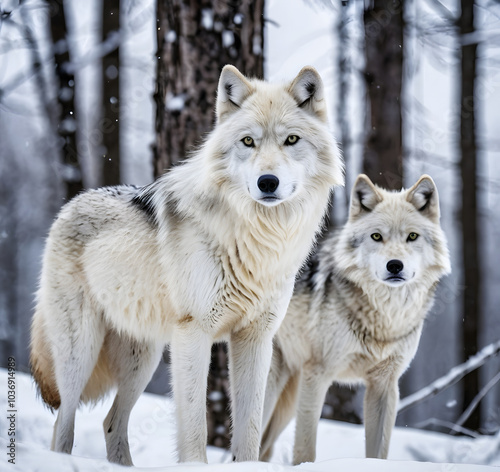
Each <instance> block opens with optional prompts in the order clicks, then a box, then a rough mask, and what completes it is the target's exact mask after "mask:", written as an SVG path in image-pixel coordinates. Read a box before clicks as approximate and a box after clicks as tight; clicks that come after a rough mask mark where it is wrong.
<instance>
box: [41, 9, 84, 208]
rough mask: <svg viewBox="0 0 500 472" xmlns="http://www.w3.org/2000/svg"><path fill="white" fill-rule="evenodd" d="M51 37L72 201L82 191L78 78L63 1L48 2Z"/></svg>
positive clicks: (64, 167)
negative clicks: (76, 88) (77, 100)
mask: <svg viewBox="0 0 500 472" xmlns="http://www.w3.org/2000/svg"><path fill="white" fill-rule="evenodd" d="M47 3H48V4H49V14H50V31H51V34H52V51H53V56H54V63H55V75H56V77H57V79H58V84H57V104H58V106H57V118H56V119H57V133H58V134H59V137H60V140H61V146H62V167H61V169H62V172H61V174H62V178H63V180H64V182H65V185H66V199H67V200H70V199H71V198H73V197H74V196H75V195H77V194H78V193H79V192H80V191H81V190H82V189H83V183H82V172H81V168H80V163H79V159H78V150H77V149H78V148H77V140H76V130H77V126H76V114H75V99H74V98H75V93H74V90H75V89H74V87H75V77H74V74H73V73H72V72H70V68H69V67H68V64H69V62H70V57H69V44H68V38H67V36H68V30H67V27H66V17H65V13H64V2H62V1H57V0H47Z"/></svg>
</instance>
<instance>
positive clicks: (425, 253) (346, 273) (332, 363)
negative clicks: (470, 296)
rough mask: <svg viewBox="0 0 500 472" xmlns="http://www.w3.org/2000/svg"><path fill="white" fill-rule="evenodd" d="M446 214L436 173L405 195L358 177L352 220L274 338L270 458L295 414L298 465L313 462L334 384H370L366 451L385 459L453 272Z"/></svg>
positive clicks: (330, 241) (321, 258)
mask: <svg viewBox="0 0 500 472" xmlns="http://www.w3.org/2000/svg"><path fill="white" fill-rule="evenodd" d="M439 218H440V211H439V200H438V191H437V189H436V186H435V184H434V182H433V181H432V179H431V178H430V177H429V176H427V175H423V176H422V177H421V178H420V179H419V180H418V182H417V183H416V184H415V185H413V187H411V188H410V189H408V190H401V191H399V192H389V191H386V190H383V189H382V188H379V187H377V186H374V185H373V183H372V182H371V181H370V180H369V178H368V177H367V176H365V175H360V176H358V178H357V180H356V183H355V185H354V188H353V190H352V194H351V202H350V210H349V218H348V221H347V223H346V224H345V226H343V228H342V229H341V230H339V231H338V232H335V231H333V232H332V233H331V234H329V235H327V236H326V238H325V239H324V240H323V241H322V242H320V243H319V245H318V247H317V249H316V251H315V252H314V254H313V255H312V256H311V258H310V259H309V261H308V263H307V264H306V266H305V268H304V270H303V271H302V272H301V274H300V276H299V277H298V279H297V283H296V287H295V292H294V295H293V298H292V300H291V302H290V306H289V309H288V313H287V315H286V316H285V319H284V321H283V323H282V325H281V327H280V328H279V330H278V333H277V335H276V337H275V345H274V352H273V359H272V366H271V371H270V374H269V379H268V384H267V390H266V397H265V407H264V417H263V426H264V428H265V431H264V434H263V438H262V449H261V458H262V459H263V460H268V459H269V458H270V456H271V454H272V447H273V443H274V441H275V440H276V438H277V436H278V435H279V434H280V432H281V431H282V430H283V428H284V427H285V426H286V425H287V423H288V422H289V421H290V419H291V418H292V417H293V416H294V415H295V413H296V416H297V420H296V431H295V444H294V452H293V462H294V464H299V463H302V462H313V461H314V459H315V456H316V430H317V426H318V421H319V418H320V414H321V409H322V405H323V402H324V398H325V395H326V392H327V390H328V387H329V386H330V385H331V384H332V382H333V381H337V382H340V383H347V384H353V383H358V382H364V383H365V385H366V392H365V397H364V423H365V436H366V456H367V457H375V458H387V453H388V448H389V441H390V437H391V431H392V428H393V426H394V422H395V418H396V408H397V402H398V398H399V392H398V379H399V377H400V376H401V374H402V373H403V371H404V370H405V369H406V368H407V367H408V365H409V364H410V362H411V360H412V358H413V356H414V355H415V352H416V350H417V346H418V342H419V339H420V334H421V331H422V325H423V322H424V319H425V316H426V314H427V312H428V311H429V309H430V308H431V306H432V303H433V298H434V292H435V290H436V286H437V284H438V281H439V280H440V278H441V277H442V276H444V275H445V274H448V273H449V272H450V260H449V254H448V249H447V242H446V238H445V235H444V233H443V231H442V230H441V227H440V224H439Z"/></svg>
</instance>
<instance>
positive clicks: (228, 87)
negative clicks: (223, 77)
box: [224, 82, 233, 97]
mask: <svg viewBox="0 0 500 472" xmlns="http://www.w3.org/2000/svg"><path fill="white" fill-rule="evenodd" d="M224 88H225V89H226V93H227V96H228V97H231V95H232V93H233V84H231V83H229V82H227V83H226V84H224Z"/></svg>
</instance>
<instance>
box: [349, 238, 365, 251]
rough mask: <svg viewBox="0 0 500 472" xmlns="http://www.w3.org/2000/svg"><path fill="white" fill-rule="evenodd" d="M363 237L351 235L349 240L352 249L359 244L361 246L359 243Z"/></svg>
mask: <svg viewBox="0 0 500 472" xmlns="http://www.w3.org/2000/svg"><path fill="white" fill-rule="evenodd" d="M363 239H364V237H363V236H355V235H353V236H352V238H351V240H350V243H351V247H352V248H353V249H356V248H358V247H359V246H361V243H362V242H363Z"/></svg>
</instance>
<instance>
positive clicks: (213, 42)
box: [154, 0, 264, 448]
mask: <svg viewBox="0 0 500 472" xmlns="http://www.w3.org/2000/svg"><path fill="white" fill-rule="evenodd" d="M263 14H264V0H257V1H252V0H229V1H222V0H189V1H188V0H158V2H157V41H158V51H157V54H156V57H157V62H158V66H157V82H156V93H155V96H154V98H155V102H156V143H155V146H154V167H155V176H159V175H161V174H163V173H164V172H165V171H166V170H167V169H168V168H169V167H171V166H172V165H175V164H177V163H178V162H179V161H181V160H183V159H185V158H186V156H187V155H188V153H189V151H191V150H193V149H194V148H195V146H196V145H198V144H200V143H201V141H202V139H203V137H204V135H205V134H206V133H207V132H209V131H210V130H211V129H212V127H213V124H214V118H215V114H214V109H215V100H216V90H217V83H218V81H219V75H220V72H221V69H222V68H223V67H224V66H225V65H226V64H233V65H235V66H236V67H237V68H238V69H239V70H240V71H241V72H242V73H244V74H245V75H248V76H251V77H258V78H262V76H263V66H264V62H263V51H264V24H263ZM208 391H209V401H208V443H209V444H214V445H217V446H219V447H226V448H228V447H229V431H230V420H229V399H228V393H229V387H228V379H227V355H226V350H225V346H223V345H216V346H214V347H213V348H212V357H211V367H210V376H209V379H208Z"/></svg>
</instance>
